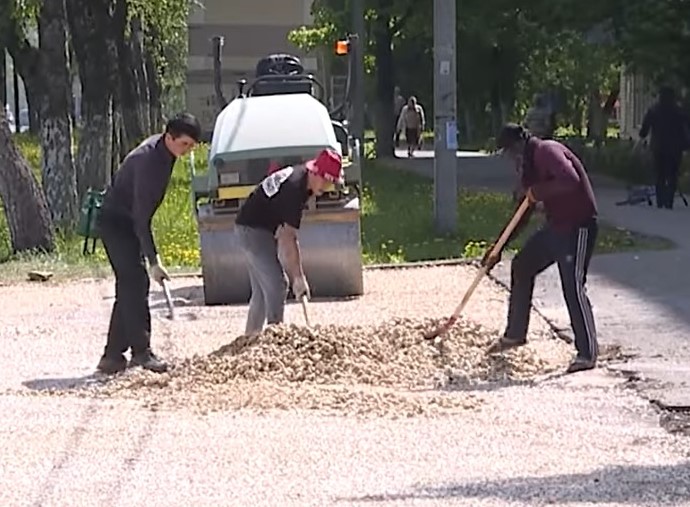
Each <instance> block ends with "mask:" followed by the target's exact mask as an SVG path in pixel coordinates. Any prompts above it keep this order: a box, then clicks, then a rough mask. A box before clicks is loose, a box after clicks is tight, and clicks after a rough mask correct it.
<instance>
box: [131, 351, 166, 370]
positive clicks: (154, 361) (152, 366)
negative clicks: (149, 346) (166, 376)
mask: <svg viewBox="0 0 690 507" xmlns="http://www.w3.org/2000/svg"><path fill="white" fill-rule="evenodd" d="M129 364H130V366H141V367H142V368H144V369H145V370H149V371H152V372H154V373H165V372H166V371H168V364H167V363H166V362H165V361H162V360H161V359H158V358H157V357H156V355H155V354H154V353H153V352H151V351H150V350H146V351H144V352H139V353H137V354H133V355H132V359H131V360H130V362H129Z"/></svg>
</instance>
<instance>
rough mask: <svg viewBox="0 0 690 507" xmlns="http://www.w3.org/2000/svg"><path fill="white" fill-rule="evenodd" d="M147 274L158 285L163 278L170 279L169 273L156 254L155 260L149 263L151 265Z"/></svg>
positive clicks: (161, 283)
mask: <svg viewBox="0 0 690 507" xmlns="http://www.w3.org/2000/svg"><path fill="white" fill-rule="evenodd" d="M149 276H150V277H151V279H152V280H154V281H156V282H157V283H158V284H160V285H163V280H170V275H169V274H168V272H167V271H166V270H165V268H164V267H163V264H162V263H161V258H160V257H159V256H156V262H154V263H153V264H151V267H150V268H149Z"/></svg>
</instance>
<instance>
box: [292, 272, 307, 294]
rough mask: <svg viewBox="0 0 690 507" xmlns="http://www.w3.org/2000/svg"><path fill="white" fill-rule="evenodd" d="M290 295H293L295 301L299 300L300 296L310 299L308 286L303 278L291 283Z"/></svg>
mask: <svg viewBox="0 0 690 507" xmlns="http://www.w3.org/2000/svg"><path fill="white" fill-rule="evenodd" d="M292 293H293V294H294V295H295V297H296V298H297V299H301V298H302V296H306V297H307V299H309V298H310V297H311V294H310V292H309V284H308V283H307V279H306V278H305V277H304V276H300V277H297V278H296V279H295V280H294V281H293V282H292Z"/></svg>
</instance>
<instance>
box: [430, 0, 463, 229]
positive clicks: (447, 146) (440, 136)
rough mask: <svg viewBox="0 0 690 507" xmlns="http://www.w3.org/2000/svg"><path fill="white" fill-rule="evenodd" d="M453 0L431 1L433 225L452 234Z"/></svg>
mask: <svg viewBox="0 0 690 507" xmlns="http://www.w3.org/2000/svg"><path fill="white" fill-rule="evenodd" d="M455 2H456V0H434V138H435V141H434V226H435V228H436V232H437V233H438V234H453V233H455V232H456V227H457V218H458V216H457V215H458V158H457V154H456V152H457V149H458V141H457V130H458V129H457V119H456V108H457V106H456V104H457V75H456V62H457V56H456V48H455V40H456V19H455V16H456V11H455Z"/></svg>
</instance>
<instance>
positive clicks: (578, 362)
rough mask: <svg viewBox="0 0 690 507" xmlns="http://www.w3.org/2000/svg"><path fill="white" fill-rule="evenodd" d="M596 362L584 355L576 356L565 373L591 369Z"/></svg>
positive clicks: (594, 366)
mask: <svg viewBox="0 0 690 507" xmlns="http://www.w3.org/2000/svg"><path fill="white" fill-rule="evenodd" d="M596 366H597V362H596V361H595V360H593V359H585V358H584V357H576V358H575V359H573V360H572V362H571V363H570V365H569V366H568V369H567V370H565V372H566V373H576V372H578V371H585V370H593V369H594V368H596Z"/></svg>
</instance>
